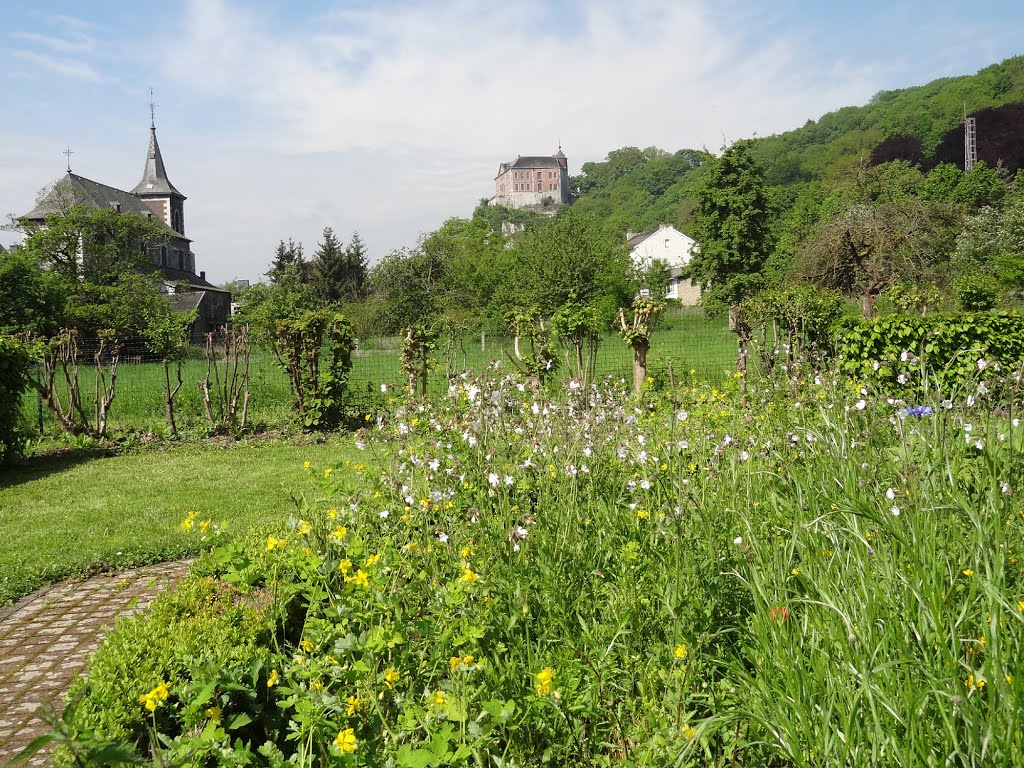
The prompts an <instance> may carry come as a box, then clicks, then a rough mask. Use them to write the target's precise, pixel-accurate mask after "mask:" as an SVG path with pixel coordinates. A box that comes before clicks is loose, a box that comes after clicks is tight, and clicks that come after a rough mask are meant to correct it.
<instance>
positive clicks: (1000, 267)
mask: <svg viewBox="0 0 1024 768" xmlns="http://www.w3.org/2000/svg"><path fill="white" fill-rule="evenodd" d="M952 263H953V267H954V269H955V270H956V272H958V273H974V272H979V273H982V274H984V275H987V276H988V277H989V278H991V279H992V280H994V281H996V282H997V283H998V284H999V286H1000V289H1001V290H1002V291H1003V292H1011V293H1017V294H1019V293H1020V292H1021V291H1022V290H1024V192H1022V191H1021V190H1020V189H1019V188H1018V189H1017V190H1015V193H1014V194H1013V195H1012V196H1011V197H1010V198H1009V199H1007V200H1006V201H1005V202H1004V205H1003V206H1002V207H1001V208H998V207H987V208H984V209H982V210H981V211H979V212H978V213H977V214H976V215H975V216H972V217H971V218H969V219H968V220H967V224H966V227H965V228H964V231H963V232H962V233H961V234H960V236H959V237H958V238H957V241H956V249H955V252H954V253H953V257H952Z"/></svg>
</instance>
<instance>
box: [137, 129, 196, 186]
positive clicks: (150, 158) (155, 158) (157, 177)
mask: <svg viewBox="0 0 1024 768" xmlns="http://www.w3.org/2000/svg"><path fill="white" fill-rule="evenodd" d="M132 193H133V194H136V195H142V196H150V195H153V196H163V195H174V196H175V197H180V198H181V199H182V200H184V199H185V196H184V195H183V194H181V192H179V191H178V190H177V189H176V188H175V186H174V185H173V184H171V180H170V179H168V178H167V169H166V168H165V167H164V158H163V155H161V154H160V144H159V143H158V142H157V140H156V126H155V125H154V124H153V123H150V124H149V150H148V151H147V152H146V167H145V169H144V170H143V171H142V181H140V182H139V183H138V184H136V185H135V188H134V189H133V190H132Z"/></svg>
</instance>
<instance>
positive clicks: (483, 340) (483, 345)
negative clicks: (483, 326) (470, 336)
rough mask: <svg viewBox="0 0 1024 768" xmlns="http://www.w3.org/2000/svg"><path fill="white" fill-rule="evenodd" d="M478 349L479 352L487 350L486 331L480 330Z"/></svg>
mask: <svg viewBox="0 0 1024 768" xmlns="http://www.w3.org/2000/svg"><path fill="white" fill-rule="evenodd" d="M480 351H481V352H486V351H487V332H486V331H480Z"/></svg>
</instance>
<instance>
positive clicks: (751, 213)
mask: <svg viewBox="0 0 1024 768" xmlns="http://www.w3.org/2000/svg"><path fill="white" fill-rule="evenodd" d="M752 145H753V142H751V141H750V140H745V141H738V142H736V143H735V144H733V145H732V146H731V147H729V148H728V149H727V150H726V151H725V152H723V153H722V156H721V157H719V158H717V159H716V160H713V161H712V162H711V163H710V164H709V166H710V167H709V168H708V174H707V176H706V177H705V178H704V180H703V182H702V183H701V184H700V185H699V186H698V188H697V212H696V215H695V216H694V218H693V221H692V222H691V227H692V230H693V233H694V239H695V240H696V241H697V243H698V248H697V249H695V251H694V254H693V258H692V259H691V260H690V263H689V264H688V265H687V267H686V268H685V269H684V272H683V276H684V277H688V278H690V279H691V280H694V281H695V282H697V283H698V284H699V285H700V287H701V291H702V293H701V304H702V305H703V306H704V307H705V308H706V309H707V310H708V311H709V312H711V313H715V312H721V311H722V310H724V309H728V310H729V317H730V327H731V328H732V329H733V330H734V331H735V332H736V335H737V337H738V339H739V357H738V359H737V368H738V370H739V371H740V372H741V373H742V372H745V371H746V367H747V343H748V342H749V340H750V327H749V325H748V324H747V322H746V321H745V319H744V318H743V317H742V316H741V314H740V311H739V310H740V306H741V304H742V302H743V301H744V299H747V298H749V297H751V296H753V295H754V294H755V293H757V291H758V290H760V289H761V288H762V287H763V285H764V282H765V278H764V270H765V266H766V264H767V262H768V256H769V254H771V252H772V247H773V245H772V239H773V238H772V229H771V224H772V212H771V210H770V206H769V200H768V193H767V189H766V187H765V183H764V172H763V171H762V169H761V166H760V165H759V164H758V163H757V162H756V161H755V160H754V158H753V156H752V155H751V152H750V148H751V146H752Z"/></svg>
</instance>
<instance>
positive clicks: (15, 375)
mask: <svg viewBox="0 0 1024 768" xmlns="http://www.w3.org/2000/svg"><path fill="white" fill-rule="evenodd" d="M31 366H32V355H31V354H30V352H29V350H28V349H27V348H26V347H25V345H24V344H22V343H21V342H19V341H15V340H14V339H10V338H4V337H2V336H0V465H2V464H5V463H7V462H8V461H10V460H11V459H13V458H14V457H15V456H18V455H19V454H20V453H21V449H22V443H23V439H24V435H23V434H22V429H21V426H22V421H21V398H22V396H23V395H24V394H25V392H26V391H27V390H28V388H29V382H30V376H29V374H30V370H31Z"/></svg>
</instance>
